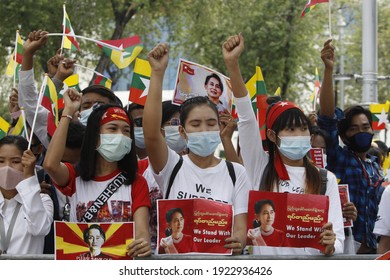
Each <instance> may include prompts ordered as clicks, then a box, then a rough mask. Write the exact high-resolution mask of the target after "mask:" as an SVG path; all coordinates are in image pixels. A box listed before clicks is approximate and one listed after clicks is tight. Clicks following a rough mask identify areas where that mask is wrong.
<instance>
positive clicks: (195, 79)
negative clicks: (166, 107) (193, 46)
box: [172, 59, 233, 112]
mask: <svg viewBox="0 0 390 280" xmlns="http://www.w3.org/2000/svg"><path fill="white" fill-rule="evenodd" d="M195 96H208V97H209V99H210V100H211V101H212V102H213V103H214V104H215V105H216V106H217V108H218V111H219V112H223V111H224V110H225V109H226V110H228V111H229V112H231V109H232V103H233V91H232V86H231V83H230V79H229V78H228V77H226V76H225V75H223V74H221V73H218V72H217V71H214V70H212V69H210V68H207V67H205V66H203V65H200V64H197V63H194V62H191V61H187V60H184V59H180V60H179V66H178V69H177V77H176V84H175V89H174V93H173V100H172V103H173V104H176V105H181V104H182V103H183V102H184V101H185V100H187V99H189V98H191V97H195Z"/></svg>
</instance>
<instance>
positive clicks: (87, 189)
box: [56, 164, 150, 222]
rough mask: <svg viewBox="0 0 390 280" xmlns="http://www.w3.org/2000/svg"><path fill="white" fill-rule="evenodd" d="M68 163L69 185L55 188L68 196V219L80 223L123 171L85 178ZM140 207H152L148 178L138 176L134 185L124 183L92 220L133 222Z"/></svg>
mask: <svg viewBox="0 0 390 280" xmlns="http://www.w3.org/2000/svg"><path fill="white" fill-rule="evenodd" d="M66 165H67V167H68V169H69V174H70V179H69V185H68V186H66V187H64V188H61V187H58V186H56V187H57V188H58V189H59V190H60V191H61V192H62V193H63V194H65V195H67V196H69V200H70V218H69V221H70V222H80V221H82V218H83V215H84V213H85V212H86V211H87V209H88V208H89V206H91V205H92V203H93V202H94V201H95V200H96V198H98V197H99V196H100V194H101V193H102V192H103V191H104V190H105V189H106V187H107V185H108V184H109V183H110V182H111V181H113V180H114V178H115V177H116V176H117V175H118V174H119V173H120V172H119V170H116V171H115V172H114V173H112V174H109V175H107V176H103V177H97V178H94V179H93V180H89V181H84V180H83V179H81V177H79V176H78V177H76V175H75V170H74V168H73V166H72V165H71V164H66ZM141 206H145V207H148V208H150V200H149V191H148V186H147V183H146V180H145V178H143V177H142V176H141V175H137V177H136V179H135V180H134V182H133V184H132V185H125V184H123V185H122V186H121V187H119V188H118V189H117V190H116V192H115V193H114V194H112V195H111V197H110V198H109V199H108V201H107V202H106V203H104V204H103V206H102V207H101V208H100V209H99V212H98V213H97V214H96V215H95V217H94V218H93V219H92V220H91V221H90V222H128V221H132V220H133V214H134V213H135V211H136V210H137V209H138V208H139V207H141Z"/></svg>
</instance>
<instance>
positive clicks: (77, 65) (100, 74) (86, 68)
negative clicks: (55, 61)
mask: <svg viewBox="0 0 390 280" xmlns="http://www.w3.org/2000/svg"><path fill="white" fill-rule="evenodd" d="M74 66H76V67H80V68H82V69H85V70H87V71H90V72H93V73H95V74H96V75H98V76H102V77H104V78H106V79H109V80H111V79H110V78H108V77H106V76H104V75H103V74H102V73H99V72H97V71H95V70H93V69H91V68H88V67H85V66H83V65H80V64H77V63H75V64H74Z"/></svg>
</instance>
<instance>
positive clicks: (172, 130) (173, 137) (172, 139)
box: [164, 125, 187, 153]
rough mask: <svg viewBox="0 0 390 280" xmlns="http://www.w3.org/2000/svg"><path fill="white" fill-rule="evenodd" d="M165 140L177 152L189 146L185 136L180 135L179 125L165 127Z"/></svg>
mask: <svg viewBox="0 0 390 280" xmlns="http://www.w3.org/2000/svg"><path fill="white" fill-rule="evenodd" d="M164 131H165V141H166V142H167V145H168V147H169V148H171V149H172V150H174V151H175V152H176V153H180V152H182V151H184V150H185V149H186V148H187V143H186V141H185V140H184V138H183V137H181V136H180V133H179V126H178V125H172V126H166V127H164Z"/></svg>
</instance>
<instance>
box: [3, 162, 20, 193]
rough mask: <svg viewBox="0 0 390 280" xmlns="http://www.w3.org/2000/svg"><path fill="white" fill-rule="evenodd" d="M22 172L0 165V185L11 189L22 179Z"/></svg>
mask: <svg viewBox="0 0 390 280" xmlns="http://www.w3.org/2000/svg"><path fill="white" fill-rule="evenodd" d="M23 179H24V174H23V172H22V171H19V170H17V169H15V168H12V167H10V166H3V167H0V187H2V188H3V189H5V190H13V189H15V188H16V186H17V185H18V184H19V183H20V182H21V181H23Z"/></svg>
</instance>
